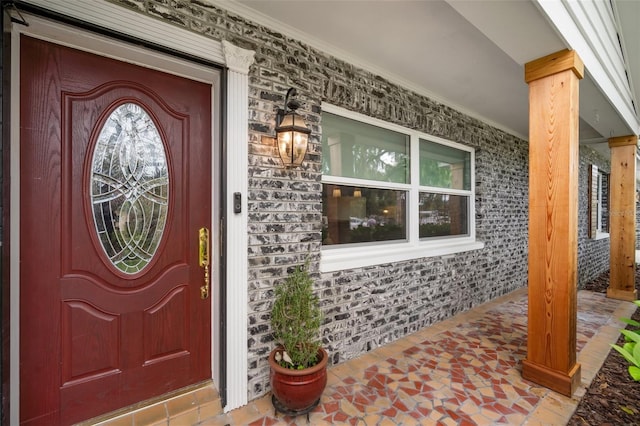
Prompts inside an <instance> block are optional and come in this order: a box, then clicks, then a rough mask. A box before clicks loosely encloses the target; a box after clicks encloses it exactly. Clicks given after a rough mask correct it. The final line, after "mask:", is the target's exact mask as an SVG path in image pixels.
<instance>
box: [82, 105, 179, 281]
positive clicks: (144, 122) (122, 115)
mask: <svg viewBox="0 0 640 426" xmlns="http://www.w3.org/2000/svg"><path fill="white" fill-rule="evenodd" d="M91 168H92V170H91V182H90V192H91V194H90V196H91V206H92V210H93V219H94V223H95V228H96V232H97V235H98V240H99V241H100V244H101V245H102V249H103V250H104V252H105V254H106V255H107V258H108V259H109V260H110V261H111V263H112V264H113V265H114V266H115V267H116V268H117V269H118V270H120V271H121V272H124V273H126V274H136V273H138V272H140V271H142V270H143V269H144V268H145V267H146V266H147V265H148V264H149V262H151V260H152V259H153V256H154V255H155V253H156V251H157V250H158V246H159V245H160V241H161V240H162V235H163V233H164V228H165V224H166V222H167V212H168V205H169V169H168V166H167V153H166V151H165V147H164V144H163V142H162V138H161V136H160V132H159V131H158V128H157V127H156V125H155V123H154V122H153V119H152V118H151V116H150V115H149V114H148V113H147V111H145V109H144V108H143V107H142V106H141V105H138V104H135V103H125V104H122V105H120V106H118V107H117V108H116V109H115V110H114V111H113V112H112V113H111V114H110V115H109V117H108V118H107V120H106V121H105V124H104V126H103V127H102V129H101V130H100V133H99V136H98V140H97V141H96V144H95V148H94V151H93V159H92V161H91Z"/></svg>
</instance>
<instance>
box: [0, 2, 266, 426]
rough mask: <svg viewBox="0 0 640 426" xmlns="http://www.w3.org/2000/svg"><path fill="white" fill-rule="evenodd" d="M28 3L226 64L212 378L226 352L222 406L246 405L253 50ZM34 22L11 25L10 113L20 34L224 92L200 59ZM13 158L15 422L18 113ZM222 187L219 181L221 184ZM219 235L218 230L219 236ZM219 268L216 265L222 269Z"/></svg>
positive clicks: (104, 7)
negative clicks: (237, 201) (237, 205)
mask: <svg viewBox="0 0 640 426" xmlns="http://www.w3.org/2000/svg"><path fill="white" fill-rule="evenodd" d="M28 2H29V3H33V4H34V5H37V6H40V7H42V8H45V9H48V10H52V11H55V12H57V13H61V14H63V15H67V16H71V17H73V18H75V19H78V20H80V21H84V22H88V23H91V24H94V25H96V26H100V27H103V28H106V29H110V30H114V31H115V30H117V31H118V32H120V33H125V34H127V35H129V36H132V37H135V38H138V39H142V40H145V41H149V42H153V43H154V44H157V45H161V46H163V47H166V48H169V49H172V50H175V51H178V52H181V53H185V54H188V55H192V56H195V57H199V58H202V59H204V60H206V61H208V62H213V63H218V64H220V65H225V66H227V67H228V72H227V78H226V90H227V102H226V114H225V115H224V116H225V119H226V123H225V124H226V133H227V138H226V139H227V141H228V143H227V146H226V158H220V155H221V150H219V149H212V157H213V158H212V176H211V182H212V192H213V193H212V197H211V199H212V228H213V229H216V230H218V229H220V226H218V223H219V221H220V214H219V211H220V205H219V203H220V194H219V193H218V190H217V189H216V184H217V182H218V181H219V178H220V174H219V173H218V170H217V168H218V167H214V165H218V166H219V165H220V164H221V162H222V161H225V162H226V164H227V170H228V174H227V176H226V199H225V205H226V210H225V212H223V215H224V216H225V217H226V232H227V233H226V240H225V241H224V244H226V259H225V260H226V275H227V276H226V281H227V282H228V283H232V285H229V286H227V292H226V293H227V294H226V303H225V305H226V313H227V316H226V320H225V321H224V323H225V324H226V325H227V333H226V335H227V340H226V345H225V346H226V347H224V348H223V347H221V345H220V330H219V328H218V327H211V331H212V339H211V341H212V348H211V358H212V366H211V367H212V375H213V377H212V378H213V380H214V381H215V382H216V383H220V379H221V378H220V377H219V376H220V365H219V361H220V357H221V356H222V351H225V354H226V370H225V372H223V373H222V374H224V375H225V376H226V377H224V379H226V380H224V381H225V383H226V385H227V392H226V396H227V398H226V405H225V407H224V409H225V411H229V410H232V409H234V408H237V407H240V406H242V405H245V404H246V403H247V396H248V383H247V380H248V371H247V358H248V349H247V344H246V342H247V334H248V333H247V322H248V320H247V316H248V300H247V269H248V260H247V233H246V232H247V231H246V230H247V208H246V194H247V187H248V148H247V144H248V124H247V123H248V71H249V67H250V66H251V64H252V63H253V55H254V52H253V51H248V50H245V49H241V48H238V47H236V46H234V45H232V44H230V43H228V42H222V43H221V42H217V41H215V40H211V39H209V38H206V37H204V36H201V35H198V34H196V33H192V32H189V31H186V30H183V29H180V28H178V27H176V26H174V25H170V24H167V23H164V22H163V21H160V20H156V19H153V18H149V17H146V16H144V15H140V14H136V13H134V12H131V11H128V10H127V9H125V8H123V7H120V6H116V5H113V4H110V3H106V2H95V1H92V2H70V1H66V0H28ZM23 15H24V16H25V18H26V20H27V22H28V23H29V26H28V27H26V26H23V25H20V24H12V28H11V43H12V45H11V76H12V81H11V94H10V96H11V110H12V111H20V98H19V92H20V81H19V80H20V61H19V58H20V43H19V41H20V34H27V35H30V36H33V37H36V38H40V39H44V40H49V41H52V42H55V43H58V44H62V45H65V46H69V47H73V48H77V49H81V50H87V51H91V52H94V53H97V54H100V55H103V56H108V57H112V58H115V59H119V60H124V61H127V62H131V63H135V64H138V65H142V66H146V67H150V68H154V69H159V70H162V71H167V72H170V73H173V74H176V75H181V76H184V77H187V78H191V79H194V80H198V81H203V82H206V83H210V84H212V90H220V89H221V87H220V78H219V77H220V72H219V71H218V70H215V69H212V68H208V67H205V66H202V65H198V64H196V63H192V62H187V61H185V60H182V59H178V58H176V57H171V56H168V55H163V54H160V53H157V52H155V51H152V50H149V49H143V48H140V47H138V46H133V45H128V44H125V43H121V42H116V41H114V40H112V39H110V38H107V37H103V36H100V35H97V34H94V33H89V32H84V31H82V30H79V29H77V28H73V27H69V26H66V25H63V24H60V23H56V22H52V21H49V20H46V19H43V18H40V17H36V16H33V15H29V14H23ZM215 99H220V97H219V96H214V94H213V93H212V102H213V103H214V104H213V105H212V111H213V114H214V116H213V117H212V129H213V130H214V131H213V135H214V136H213V138H214V140H212V144H214V145H213V146H220V143H221V141H219V140H217V139H218V135H220V132H219V131H218V129H217V125H216V126H214V124H215V123H216V122H220V121H219V118H220V116H215V115H216V114H220V110H221V108H222V106H221V105H219V104H217V103H216V102H215V101H214V100H215ZM10 130H11V141H10V144H11V159H10V162H11V163H10V174H11V176H12V179H11V186H10V200H11V210H10V215H11V221H10V229H11V254H10V270H11V273H10V286H11V287H10V289H11V290H10V293H11V296H10V321H11V327H10V363H11V366H12V368H11V372H10V383H11V385H10V413H9V418H10V424H19V414H20V408H19V403H20V383H19V380H20V375H19V368H16V367H17V366H19V365H20V352H19V349H20V340H19V338H20V327H19V319H20V312H19V309H20V276H19V272H20V179H19V176H20V116H19V114H12V115H11V122H10ZM218 186H220V185H218ZM234 192H240V193H241V194H243V197H242V203H243V205H242V213H239V214H234V213H233V210H232V206H233V200H232V198H233V193H234ZM218 238H220V235H214V241H218ZM220 266H221V265H219V266H218V267H220ZM212 290H214V292H213V293H212V297H213V300H212V315H211V318H212V323H213V324H220V320H221V318H220V309H219V308H220V303H219V290H220V288H219V286H218V287H217V288H215V289H212Z"/></svg>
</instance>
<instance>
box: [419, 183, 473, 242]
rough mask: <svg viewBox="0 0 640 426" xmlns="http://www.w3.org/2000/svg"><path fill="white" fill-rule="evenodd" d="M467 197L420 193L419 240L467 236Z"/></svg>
mask: <svg viewBox="0 0 640 426" xmlns="http://www.w3.org/2000/svg"><path fill="white" fill-rule="evenodd" d="M468 204H469V197H467V196H461V195H450V194H432V193H428V192H422V193H420V201H419V211H420V238H429V237H444V236H453V235H468V234H469V229H468V227H467V223H468V222H469V221H468V216H469V206H468Z"/></svg>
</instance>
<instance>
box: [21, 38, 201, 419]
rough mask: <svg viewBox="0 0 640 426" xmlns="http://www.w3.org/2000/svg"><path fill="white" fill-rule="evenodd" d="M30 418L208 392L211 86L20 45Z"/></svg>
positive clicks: (25, 395) (24, 333)
mask: <svg viewBox="0 0 640 426" xmlns="http://www.w3.org/2000/svg"><path fill="white" fill-rule="evenodd" d="M20 52H21V53H20V54H21V66H20V70H21V71H20V81H21V84H20V86H21V88H20V102H21V106H20V138H21V140H20V212H21V213H20V419H21V422H23V423H29V424H43V425H55V424H69V423H73V422H77V421H80V420H84V419H88V418H91V417H94V416H96V415H99V414H102V413H106V412H109V411H112V410H115V409H118V408H120V407H124V406H127V405H130V404H134V403H136V402H139V401H143V400H145V399H148V398H151V397H154V396H158V395H162V394H164V393H166V392H169V391H172V390H175V389H179V388H182V387H184V386H187V385H190V384H193V383H197V382H201V381H204V380H207V379H210V378H211V367H210V366H211V353H210V351H211V302H210V299H208V298H204V299H203V298H202V297H201V290H200V287H201V286H202V285H203V284H204V269H203V267H201V266H200V265H199V230H200V229H201V228H209V227H210V221H211V219H210V218H211V86H210V85H207V84H204V83H200V82H195V81H191V80H188V79H185V78H181V77H176V76H174V75H170V74H166V73H162V72H159V71H155V70H151V69H147V68H142V67H139V66H135V65H132V64H128V63H124V62H120V61H116V60H113V59H108V58H105V57H101V56H97V55H94V54H90V53H87V52H81V51H78V50H74V49H70V48H67V47H62V46H58V45H55V44H52V43H48V42H44V41H41V40H37V39H33V38H30V37H26V36H22V39H21V47H20Z"/></svg>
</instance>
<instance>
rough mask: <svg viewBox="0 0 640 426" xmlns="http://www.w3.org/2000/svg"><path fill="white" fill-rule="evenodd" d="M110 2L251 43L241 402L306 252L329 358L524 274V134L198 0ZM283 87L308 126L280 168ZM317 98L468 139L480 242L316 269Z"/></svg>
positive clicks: (466, 304)
mask: <svg viewBox="0 0 640 426" xmlns="http://www.w3.org/2000/svg"><path fill="white" fill-rule="evenodd" d="M110 1H112V2H114V3H119V4H121V5H123V6H125V7H128V8H130V9H132V10H135V11H137V12H141V13H145V14H148V15H150V16H154V17H156V18H159V19H163V20H166V21H170V22H172V23H174V24H175V25H178V26H181V27H185V28H188V29H191V30H193V31H195V32H198V33H202V34H204V35H205V36H208V37H213V38H215V39H218V40H223V39H226V40H228V41H230V42H232V43H234V44H236V45H238V46H240V47H244V48H247V49H252V50H255V51H256V62H255V64H254V65H253V66H252V67H251V70H250V73H249V83H250V87H249V97H250V99H249V108H250V111H249V121H250V122H249V141H248V143H249V194H248V206H249V253H248V255H249V283H248V284H249V305H250V306H249V312H250V317H249V324H250V325H249V327H250V329H249V336H250V337H249V341H248V342H247V344H248V350H249V360H248V362H249V377H248V380H249V399H250V400H251V399H254V398H256V397H258V396H260V395H262V394H264V393H265V392H267V391H268V386H269V385H268V382H269V367H268V363H267V354H268V352H269V351H270V350H271V348H272V347H273V345H274V342H273V339H272V337H271V334H270V326H269V316H270V308H271V302H272V298H273V287H274V285H275V284H277V283H278V282H279V281H280V280H282V278H283V277H284V276H285V274H286V273H287V271H288V270H290V269H291V268H292V267H293V266H294V265H296V264H299V263H301V262H302V261H303V260H304V259H305V257H307V256H310V258H311V261H312V262H311V268H310V269H311V271H312V272H313V274H314V276H315V278H316V279H317V287H318V290H319V292H320V296H321V302H322V308H323V311H324V313H325V323H324V325H323V330H322V339H323V343H324V345H325V347H326V348H327V350H328V351H329V353H330V356H331V360H332V362H333V363H339V362H341V361H344V360H347V359H350V358H352V357H355V356H357V355H359V354H362V353H364V352H366V351H369V350H371V349H373V348H375V347H377V346H380V345H384V344H385V343H388V342H391V341H393V340H395V339H398V338H400V337H402V336H405V335H407V334H409V333H411V332H414V331H416V330H418V329H420V328H422V327H425V326H428V325H430V324H433V323H435V322H438V321H441V320H443V319H445V318H447V317H450V316H452V315H455V314H456V313H459V312H462V311H464V310H467V309H469V308H471V307H473V306H476V305H479V304H481V303H484V302H486V301H488V300H491V299H493V298H495V297H497V296H500V295H503V294H505V293H508V292H510V291H512V290H515V289H517V288H520V287H523V286H525V285H526V284H527V220H528V189H527V188H528V160H527V159H528V146H527V143H526V142H525V141H523V140H521V139H518V138H517V137H514V136H512V135H510V134H507V133H505V132H503V131H501V130H498V129H496V128H494V127H491V126H489V125H487V124H484V123H482V122H481V121H479V120H476V119H474V118H471V117H469V116H466V115H464V114H462V113H460V112H458V111H455V110H453V109H451V108H449V107H447V106H445V105H442V104H439V103H437V102H434V101H432V100H430V99H428V98H426V97H424V96H421V95H418V94H416V93H413V92H411V91H409V90H407V89H404V88H403V87H400V86H398V85H396V84H393V83H391V82H389V81H387V80H385V79H384V78H381V77H379V76H376V75H374V74H371V73H369V72H367V71H363V70H361V69H358V68H356V67H355V66H353V65H350V64H348V63H346V62H343V61H341V60H338V59H336V58H333V57H331V56H329V55H327V54H325V53H323V52H320V51H318V50H315V49H314V48H312V47H310V46H308V45H305V44H303V43H301V42H299V41H296V40H293V39H290V38H288V37H286V36H284V35H282V34H280V33H278V32H276V31H274V30H272V29H269V28H265V27H263V26H260V25H256V24H254V23H252V22H250V21H247V20H245V19H243V18H240V17H238V16H235V15H233V14H231V13H227V12H226V11H225V10H222V9H219V8H217V7H214V6H211V5H209V4H207V3H206V1H205V0H194V1H192V2H187V1H177V0H172V1H168V0H110ZM523 84H525V83H524V82H523ZM290 86H294V87H296V88H297V89H298V92H299V99H300V100H301V101H302V102H303V107H302V108H301V110H300V112H301V113H302V114H303V115H304V116H305V117H306V120H307V123H309V124H310V126H311V127H312V129H313V134H312V137H311V144H310V148H309V152H308V154H307V157H306V161H305V163H304V165H303V166H302V167H301V168H300V169H296V170H294V171H286V170H284V169H283V168H282V167H281V165H280V160H279V159H278V156H277V152H276V149H275V146H274V144H273V142H272V141H269V140H265V141H263V140H262V136H272V135H273V128H274V116H275V111H276V109H277V108H278V107H280V106H281V105H282V103H283V98H284V94H285V92H286V90H287V88H289V87H290ZM322 102H327V103H331V104H334V105H337V106H340V107H343V108H347V109H349V110H353V111H356V112H359V113H362V114H366V115H369V116H372V117H376V118H379V119H383V120H385V121H389V122H392V123H396V124H399V125H402V126H405V127H408V128H411V129H418V130H420V131H423V132H425V133H429V134H432V135H436V136H439V137H443V138H446V139H450V140H453V141H456V142H460V143H463V144H465V145H468V146H471V147H474V148H475V149H476V199H475V203H476V204H475V206H476V217H475V220H476V229H477V238H478V239H479V240H481V241H483V242H484V243H485V248H484V249H482V250H476V251H471V252H467V253H462V254H458V255H449V256H442V257H433V258H423V259H416V260H411V261H406V262H397V263H394V264H385V265H378V266H374V267H366V268H357V269H350V270H343V271H338V272H335V273H326V274H320V273H319V272H318V271H319V261H320V257H321V240H320V238H321V214H322V206H321V190H322V185H321V183H320V182H321V167H320V165H321V145H320V132H321V105H322ZM241 142H242V141H230V142H229V143H241ZM230 166H231V167H232V166H233V165H230ZM581 226H583V225H582V224H581ZM585 229H586V228H585ZM581 232H582V231H581ZM584 232H586V231H584ZM581 235H582V233H581ZM582 245H584V242H583V241H581V246H582ZM588 246H589V248H594V249H595V248H596V246H594V245H588ZM582 251H584V252H585V253H586V251H585V250H582ZM589 253H591V251H589ZM584 263H585V264H589V265H590V266H592V264H593V262H591V261H586V262H584ZM581 264H582V263H581ZM590 274H591V272H590ZM230 285H232V283H230Z"/></svg>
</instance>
